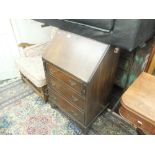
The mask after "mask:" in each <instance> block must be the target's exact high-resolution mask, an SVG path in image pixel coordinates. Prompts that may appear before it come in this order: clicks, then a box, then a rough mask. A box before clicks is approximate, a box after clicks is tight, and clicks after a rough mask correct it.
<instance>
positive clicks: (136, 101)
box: [119, 72, 155, 134]
mask: <svg viewBox="0 0 155 155" xmlns="http://www.w3.org/2000/svg"><path fill="white" fill-rule="evenodd" d="M119 112H120V115H121V116H123V117H124V118H125V119H126V120H127V121H129V122H130V123H131V124H132V125H134V126H135V127H136V128H138V129H140V130H141V131H144V132H147V133H149V134H155V77H154V76H152V75H150V74H148V73H145V72H143V73H142V74H141V75H140V76H139V77H138V78H137V79H136V81H135V82H134V83H133V84H132V85H131V86H130V87H129V88H128V89H127V91H126V92H125V93H124V94H123V96H122V98H121V107H120V109H119Z"/></svg>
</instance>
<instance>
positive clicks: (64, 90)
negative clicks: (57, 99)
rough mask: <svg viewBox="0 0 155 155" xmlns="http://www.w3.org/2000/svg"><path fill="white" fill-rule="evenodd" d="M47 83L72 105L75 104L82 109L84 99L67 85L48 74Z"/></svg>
mask: <svg viewBox="0 0 155 155" xmlns="http://www.w3.org/2000/svg"><path fill="white" fill-rule="evenodd" d="M47 83H48V86H49V87H50V88H52V89H54V90H56V91H57V92H60V93H61V94H63V96H64V97H65V98H66V99H67V100H69V101H70V102H71V103H72V104H73V105H75V106H77V107H78V108H81V109H84V104H85V99H84V98H82V97H81V96H79V95H78V94H77V93H76V92H75V91H73V90H72V89H70V88H69V87H67V85H65V84H64V83H62V82H61V81H59V80H57V79H56V78H54V77H52V76H48V78H47Z"/></svg>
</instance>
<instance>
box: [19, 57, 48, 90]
mask: <svg viewBox="0 0 155 155" xmlns="http://www.w3.org/2000/svg"><path fill="white" fill-rule="evenodd" d="M16 64H17V67H18V69H19V71H20V72H21V73H22V74H23V75H24V76H26V77H27V78H28V79H29V80H30V81H31V82H32V83H33V84H34V85H36V86H37V87H42V86H44V85H46V78H45V72H44V67H43V62H42V58H41V56H35V57H20V58H19V59H17V60H16Z"/></svg>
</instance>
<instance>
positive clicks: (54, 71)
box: [46, 63, 86, 95]
mask: <svg viewBox="0 0 155 155" xmlns="http://www.w3.org/2000/svg"><path fill="white" fill-rule="evenodd" d="M46 65H47V71H48V72H49V73H50V74H51V75H53V76H54V77H56V78H57V79H60V80H62V81H64V82H65V83H67V84H68V85H69V86H70V87H72V88H73V89H74V90H76V91H77V92H78V93H79V94H81V95H84V94H85V90H86V89H85V87H84V86H83V84H82V81H80V80H78V79H76V78H75V77H73V76H71V75H69V74H68V73H66V72H64V71H62V70H60V69H58V68H57V67H55V66H53V65H51V64H49V63H47V64H46Z"/></svg>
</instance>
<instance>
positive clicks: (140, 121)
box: [119, 106, 155, 134]
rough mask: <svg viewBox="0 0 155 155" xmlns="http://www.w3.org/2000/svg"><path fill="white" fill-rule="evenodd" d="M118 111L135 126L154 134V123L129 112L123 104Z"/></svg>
mask: <svg viewBox="0 0 155 155" xmlns="http://www.w3.org/2000/svg"><path fill="white" fill-rule="evenodd" d="M119 113H120V115H121V116H123V117H124V118H125V119H127V120H128V121H129V122H130V123H131V124H133V125H134V126H135V127H137V128H140V129H142V130H144V131H146V132H149V133H150V134H155V125H154V124H152V123H151V122H149V121H147V120H146V119H144V118H143V117H140V116H139V115H138V114H135V113H133V112H131V111H130V110H128V109H126V108H125V107H124V106H121V108H120V109H119Z"/></svg>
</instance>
